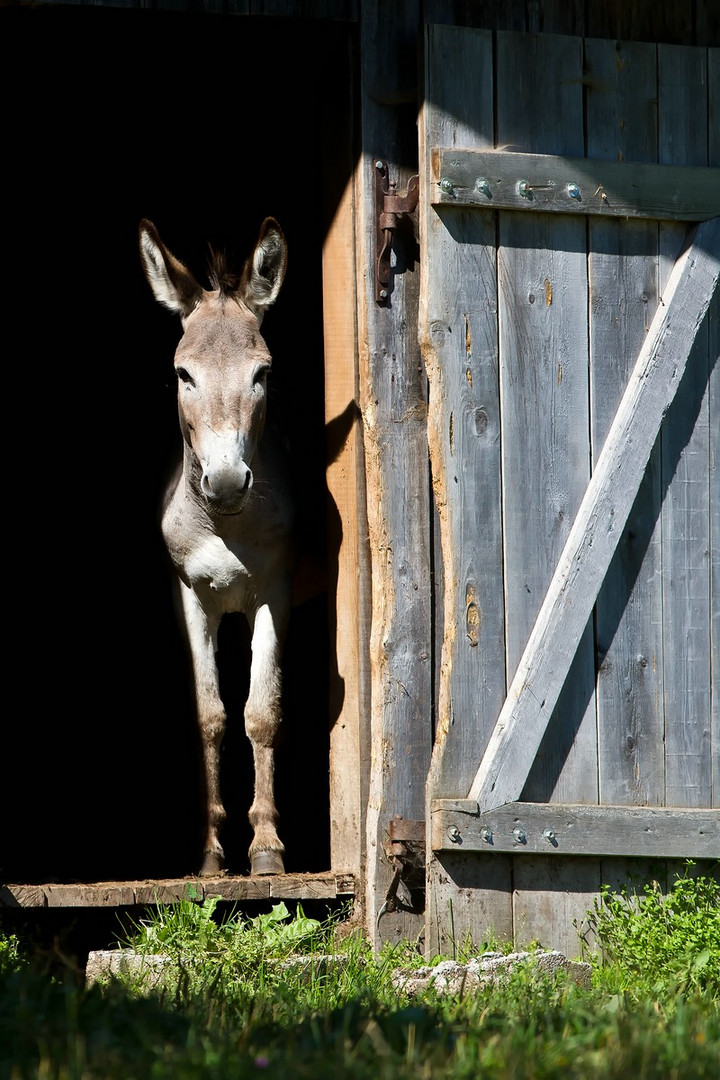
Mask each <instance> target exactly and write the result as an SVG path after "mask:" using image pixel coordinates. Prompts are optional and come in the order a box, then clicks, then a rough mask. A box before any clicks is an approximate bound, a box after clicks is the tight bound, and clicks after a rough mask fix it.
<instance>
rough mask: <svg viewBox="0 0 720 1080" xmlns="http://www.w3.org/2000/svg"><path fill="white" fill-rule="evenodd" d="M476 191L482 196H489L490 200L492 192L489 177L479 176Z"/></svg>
mask: <svg viewBox="0 0 720 1080" xmlns="http://www.w3.org/2000/svg"><path fill="white" fill-rule="evenodd" d="M475 190H476V191H479V192H480V194H481V195H487V197H488V199H489V198H490V196H491V194H492V192H491V190H490V181H489V180H488V178H487V176H478V178H477V180H476V181H475Z"/></svg>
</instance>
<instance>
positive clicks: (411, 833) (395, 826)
mask: <svg viewBox="0 0 720 1080" xmlns="http://www.w3.org/2000/svg"><path fill="white" fill-rule="evenodd" d="M385 854H386V855H387V856H388V858H389V860H390V863H391V864H392V866H393V867H394V869H395V873H394V874H393V879H392V881H391V882H390V888H389V889H388V891H387V893H386V895H385V903H384V904H383V906H382V907H381V908H380V911H379V912H378V917H377V920H376V922H377V923H379V922H380V920H381V918H382V917H383V915H387V914H389V913H390V912H393V911H411V912H413V913H416V914H417V913H418V911H419V908H418V902H417V893H418V892H419V891H423V890H424V889H425V822H424V821H408V820H407V819H406V818H404V817H402V816H401V815H400V814H396V815H395V817H394V818H393V819H392V820H391V822H390V843H389V844H388V845H387V847H386V848H385Z"/></svg>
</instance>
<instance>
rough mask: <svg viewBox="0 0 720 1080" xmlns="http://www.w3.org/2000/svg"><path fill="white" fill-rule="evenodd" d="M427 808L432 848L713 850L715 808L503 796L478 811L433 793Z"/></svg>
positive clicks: (719, 847) (718, 848)
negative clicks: (517, 800)
mask: <svg viewBox="0 0 720 1080" xmlns="http://www.w3.org/2000/svg"><path fill="white" fill-rule="evenodd" d="M432 815H433V816H432V846H433V850H434V851H454V852H457V853H460V854H461V853H462V852H468V853H477V852H483V853H484V854H490V853H492V852H498V853H501V854H507V853H508V852H511V853H512V854H513V855H522V854H524V853H527V854H531V855H538V854H539V855H561V856H562V855H603V856H610V855H619V856H627V855H632V856H637V857H640V856H642V857H650V858H664V859H717V858H718V857H720V810H686V809H682V810H681V809H677V808H675V807H673V808H666V807H655V806H579V805H575V806H568V805H563V804H561V803H507V804H505V805H504V806H499V807H497V808H496V809H495V810H490V811H486V812H485V813H483V814H481V813H480V808H479V807H478V804H477V803H473V802H472V801H471V800H452V799H440V800H438V801H437V802H435V803H434V804H433V812H432Z"/></svg>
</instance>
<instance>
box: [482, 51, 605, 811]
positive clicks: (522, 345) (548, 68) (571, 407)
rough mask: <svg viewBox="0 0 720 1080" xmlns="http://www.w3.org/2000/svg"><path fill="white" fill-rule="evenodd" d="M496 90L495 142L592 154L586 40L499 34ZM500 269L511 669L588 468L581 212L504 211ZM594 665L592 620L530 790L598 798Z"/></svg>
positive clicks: (534, 796) (532, 795) (541, 795)
mask: <svg viewBox="0 0 720 1080" xmlns="http://www.w3.org/2000/svg"><path fill="white" fill-rule="evenodd" d="M497 95H498V100H497V116H498V131H497V142H498V145H500V146H512V147H513V148H514V149H517V150H522V151H525V152H532V153H549V154H565V155H567V156H582V154H583V115H582V103H583V94H582V43H581V41H580V39H579V38H573V37H564V36H562V35H545V36H543V35H519V34H498V57H497ZM519 179H520V178H519ZM498 280H499V328H500V392H501V416H502V455H503V461H502V470H503V508H504V529H505V593H506V623H507V646H506V647H507V674H508V680H511V678H512V676H513V675H514V673H515V670H516V668H517V665H518V662H519V660H520V657H521V656H522V653H523V650H524V648H525V645H526V644H527V640H528V637H529V635H530V631H531V630H532V627H533V624H534V622H535V619H536V616H537V614H538V611H539V610H540V606H541V604H542V600H543V598H544V595H545V592H546V590H547V586H548V585H549V583H550V580H551V578H552V575H553V573H554V571H555V567H556V564H557V561H558V558H559V556H560V553H561V551H562V549H563V546H564V543H565V540H566V539H567V535H568V532H569V530H570V526H571V525H572V521H573V518H574V516H575V513H576V512H577V509H578V506H579V505H580V502H581V500H582V497H583V495H584V493H585V488H586V486H587V481H588V479H589V446H588V434H587V433H588V389H587V349H588V344H587V298H586V287H587V270H586V256H585V221H584V219H583V218H582V217H579V216H578V217H570V216H567V217H566V216H564V215H563V216H562V217H557V218H556V217H554V216H553V215H542V214H537V215H530V214H524V213H523V214H519V213H513V212H504V213H501V214H500V215H499V250H498ZM593 666H594V664H593V653H592V639H591V629H590V627H588V630H587V631H586V633H585V635H584V637H583V640H582V642H581V644H580V647H579V649H578V653H577V656H576V659H575V662H574V664H573V666H572V669H571V673H570V676H569V678H568V680H567V684H566V687H565V689H564V691H563V693H562V695H561V697H560V700H559V702H558V706H557V708H556V710H555V713H554V715H553V718H552V719H551V721H550V724H549V725H548V730H547V733H546V736H545V738H544V739H543V742H542V744H541V746H540V750H539V752H538V756H537V759H536V762H535V765H534V766H533V769H532V770H531V773H530V776H529V777H528V782H527V785H526V789H525V792H524V793H523V798H525V799H528V800H530V801H546V800H548V799H550V798H553V799H555V800H565V801H567V802H594V801H596V799H597V787H596V779H595V777H596V774H597V768H596V747H595V718H594V707H593V682H594V672H593Z"/></svg>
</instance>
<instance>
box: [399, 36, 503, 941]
mask: <svg viewBox="0 0 720 1080" xmlns="http://www.w3.org/2000/svg"><path fill="white" fill-rule="evenodd" d="M425 55H426V82H425V104H424V108H423V111H422V114H421V125H420V132H421V148H422V149H421V158H420V175H421V177H422V187H421V213H422V228H421V243H422V247H421V262H422V265H423V266H424V267H425V273H424V275H423V278H422V286H423V287H422V290H421V298H420V320H419V322H420V326H419V332H420V341H421V346H422V352H423V357H424V360H425V366H426V370H427V374H428V382H429V394H430V399H429V414H428V440H429V446H430V460H431V466H432V485H433V495H434V501H435V506H436V508H437V514H438V520H439V548H440V552H439V553H440V554H441V557H442V567H443V582H444V593H443V596H442V605H441V606H440V608H439V610H441V612H442V618H443V622H442V629H441V633H440V635H439V636H440V639H441V656H440V664H439V685H438V706H437V716H436V724H435V744H434V748H433V757H432V764H431V768H430V773H429V777H428V785H427V791H428V797H429V798H431V799H432V798H435V797H438V796H441V795H451V794H455V793H456V792H457V791H458V790H459V789H460V788H462V787H465V786H467V784H468V783H469V782H470V780H471V779H472V773H473V771H474V767H473V762H477V761H478V760H479V758H480V757H481V755H482V753H483V751H484V749H485V746H486V743H487V739H488V738H489V735H490V732H491V730H492V726H493V724H494V722H495V718H496V716H497V713H498V710H499V708H500V706H501V705H502V701H503V699H504V695H505V634H504V603H503V596H502V590H501V589H500V588H499V583H500V582H501V581H502V572H503V568H502V517H501V494H500V484H501V481H500V442H499V435H500V415H499V385H498V364H497V283H496V270H495V258H496V255H495V221H494V217H493V215H492V214H491V213H478V212H476V211H470V212H468V211H467V210H464V209H462V208H455V207H447V208H446V207H442V208H434V207H432V205H431V203H430V200H429V198H428V195H429V191H428V184H427V177H428V167H429V161H428V149H429V147H431V146H432V145H434V143H435V141H436V140H442V142H443V144H444V145H448V146H454V145H457V144H459V145H465V144H467V142H468V141H474V142H476V143H478V144H480V145H483V144H485V145H489V144H491V143H492V139H493V108H492V93H493V92H492V71H493V55H492V35H491V34H489V33H487V32H483V31H468V30H459V29H458V28H456V27H427V36H426V44H425ZM428 820H429V818H428ZM453 869H454V864H453V863H452V861H448V860H447V859H445V858H442V857H440V856H435V855H431V854H430V848H429V846H428V879H427V920H426V924H427V925H426V944H428V943H429V942H432V941H435V940H436V939H437V940H445V936H446V935H447V934H450V933H452V931H451V930H450V929H449V928H448V921H447V920H448V917H449V910H450V908H449V905H450V904H452V907H453V911H454V918H455V920H456V924H457V926H458V927H460V926H462V927H464V928H468V927H470V926H473V927H475V928H476V929H477V924H476V923H475V922H473V919H474V918H475V916H474V915H473V913H472V912H471V911H470V910H466V905H468V904H470V905H471V907H475V906H476V905H479V906H480V907H481V908H482V906H483V904H484V899H485V898H487V896H486V892H485V890H484V889H482V888H480V889H479V891H478V890H469V889H467V888H463V887H461V886H460V884H459V883H457V882H456V883H455V885H456V891H453V888H454V886H453V881H454V877H453ZM508 870H509V866H508ZM499 873H500V871H499V870H498V869H497V868H496V869H495V871H494V874H495V879H494V880H495V886H496V887H497V884H498V878H497V875H498V874H499ZM504 887H505V890H506V891H507V892H508V894H509V888H510V880H509V878H508V879H507V880H506V881H505V885H504ZM487 895H489V894H487ZM506 914H507V919H508V921H509V918H510V908H509V898H508V907H507V913H506ZM438 918H439V920H440V921H439V922H438V921H437V920H438Z"/></svg>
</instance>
